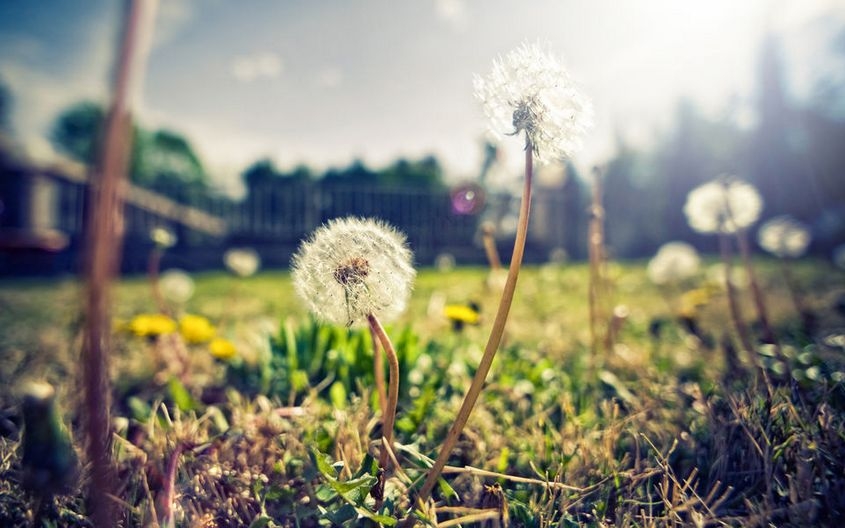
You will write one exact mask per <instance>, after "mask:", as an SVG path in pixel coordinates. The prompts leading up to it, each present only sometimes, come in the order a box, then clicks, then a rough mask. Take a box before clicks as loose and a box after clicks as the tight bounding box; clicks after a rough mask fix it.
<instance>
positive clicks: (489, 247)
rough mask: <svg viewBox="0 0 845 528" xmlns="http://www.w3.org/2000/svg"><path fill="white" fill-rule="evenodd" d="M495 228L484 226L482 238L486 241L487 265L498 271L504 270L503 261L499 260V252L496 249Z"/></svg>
mask: <svg viewBox="0 0 845 528" xmlns="http://www.w3.org/2000/svg"><path fill="white" fill-rule="evenodd" d="M494 231H495V228H494V227H493V226H492V225H484V226H483V227H482V228H481V238H482V240H483V241H484V254H485V255H486V256H487V263H488V264H490V269H491V270H493V271H498V270H500V269H502V260H501V259H500V258H499V250H498V249H496V238H495V237H494V236H493V234H494Z"/></svg>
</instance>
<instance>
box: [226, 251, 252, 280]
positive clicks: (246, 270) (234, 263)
mask: <svg viewBox="0 0 845 528" xmlns="http://www.w3.org/2000/svg"><path fill="white" fill-rule="evenodd" d="M223 262H224V263H225V264H226V267H227V268H228V269H229V271H231V272H232V273H234V274H235V275H237V276H238V277H250V276H252V275H255V272H256V271H258V268H260V267H261V257H260V256H259V255H258V253H256V252H255V250H253V249H249V248H232V249H229V250H227V251H226V253H224V254H223Z"/></svg>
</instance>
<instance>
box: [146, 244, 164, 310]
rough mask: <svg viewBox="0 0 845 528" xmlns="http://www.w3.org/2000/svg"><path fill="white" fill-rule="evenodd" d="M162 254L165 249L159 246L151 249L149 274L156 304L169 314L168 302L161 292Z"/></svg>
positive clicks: (159, 308)
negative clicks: (160, 271)
mask: <svg viewBox="0 0 845 528" xmlns="http://www.w3.org/2000/svg"><path fill="white" fill-rule="evenodd" d="M162 254H163V251H162V249H161V248H160V247H158V246H156V247H154V248H153V250H152V251H150V258H149V260H148V261H147V275H148V276H149V279H150V287H151V288H152V290H153V299H155V302H156V306H158V311H159V312H161V313H163V314H167V312H168V310H167V304H166V303H165V302H164V296H163V295H162V294H161V283H160V282H159V270H160V269H161V257H162Z"/></svg>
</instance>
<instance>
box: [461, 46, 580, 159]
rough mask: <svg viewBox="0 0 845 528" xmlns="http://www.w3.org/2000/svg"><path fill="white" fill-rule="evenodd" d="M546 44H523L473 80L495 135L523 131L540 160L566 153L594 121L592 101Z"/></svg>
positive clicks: (574, 149)
mask: <svg viewBox="0 0 845 528" xmlns="http://www.w3.org/2000/svg"><path fill="white" fill-rule="evenodd" d="M546 48H547V46H543V45H540V44H539V43H537V44H529V43H527V42H526V43H523V44H522V45H521V46H520V47H518V48H517V49H515V50H513V51H511V52H510V53H508V54H507V55H505V56H504V57H500V58H499V59H497V60H495V61H493V68H492V70H491V71H490V73H489V74H488V75H487V77H481V76H475V78H474V80H473V85H474V87H475V96H476V97H477V98H478V99H479V100H480V101H481V102H482V104H483V106H484V112H485V114H486V115H487V117H488V118H490V130H491V132H492V133H493V134H494V136H495V137H496V138H498V139H501V138H502V136H504V135H515V134H519V133H520V132H522V131H525V134H526V138H527V142H528V145H530V147H531V148H532V149H533V150H534V154H535V155H536V157H537V160H538V161H541V162H544V161H554V160H560V159H566V158H571V157H572V155H574V154H575V153H576V152H578V151H579V150H581V147H582V143H583V137H584V135H585V133H586V131H587V130H588V129H589V128H590V127H591V126H592V121H593V107H592V103H591V102H590V100H589V99H588V98H586V97H584V96H583V95H582V94H581V92H580V90H579V88H578V86H577V85H576V83H575V82H574V81H573V80H572V79H571V78H570V76H569V73H568V72H567V71H566V69H565V68H564V67H563V66H562V65H561V63H560V62H559V61H558V59H557V58H556V57H555V56H554V55H553V54H552V53H551V52H550V51H549V50H548V49H546Z"/></svg>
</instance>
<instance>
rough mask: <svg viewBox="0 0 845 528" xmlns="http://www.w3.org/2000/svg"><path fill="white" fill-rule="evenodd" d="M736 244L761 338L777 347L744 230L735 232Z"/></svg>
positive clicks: (746, 233)
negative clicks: (754, 308) (758, 322)
mask: <svg viewBox="0 0 845 528" xmlns="http://www.w3.org/2000/svg"><path fill="white" fill-rule="evenodd" d="M736 239H737V244H738V245H739V253H740V255H742V263H743V265H744V266H745V272H746V273H748V280H749V282H750V283H751V295H752V298H753V299H754V306H755V307H756V308H757V317H758V318H759V319H760V324H761V325H762V327H763V337H764V338H765V339H766V342H767V343H771V344H773V345H775V348H776V349H777V348H779V347H778V342H777V338H776V337H775V333H774V331H772V325H771V324H770V323H769V315H768V313H767V310H766V302H765V301H764V300H763V292H762V291H761V290H760V283H759V281H758V280H757V274H756V273H754V266H752V265H751V248H750V247H749V244H748V232H747V231H746V230H745V229H741V230H738V231H737V232H736Z"/></svg>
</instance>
